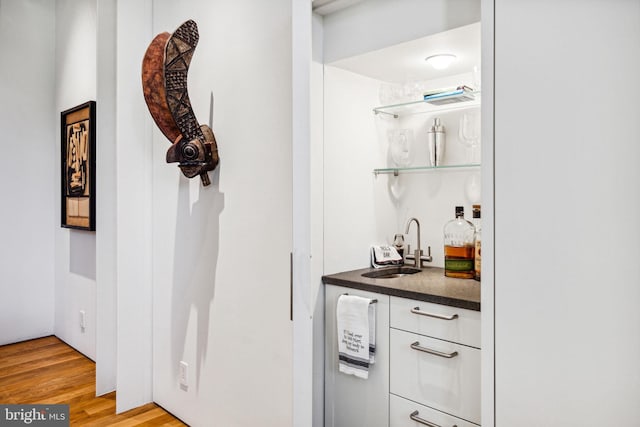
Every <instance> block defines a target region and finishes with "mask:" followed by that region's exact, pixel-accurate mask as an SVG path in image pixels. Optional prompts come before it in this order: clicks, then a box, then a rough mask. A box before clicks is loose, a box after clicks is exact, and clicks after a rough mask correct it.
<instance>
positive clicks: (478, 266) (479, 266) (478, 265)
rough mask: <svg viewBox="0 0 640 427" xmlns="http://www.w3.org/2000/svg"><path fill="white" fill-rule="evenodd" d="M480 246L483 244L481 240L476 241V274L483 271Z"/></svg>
mask: <svg viewBox="0 0 640 427" xmlns="http://www.w3.org/2000/svg"><path fill="white" fill-rule="evenodd" d="M480 246H481V243H480V241H479V240H477V241H476V251H475V257H474V258H475V262H474V264H475V265H474V269H475V270H476V272H478V273H479V272H480V270H481V269H482V258H481V256H482V255H481V250H480Z"/></svg>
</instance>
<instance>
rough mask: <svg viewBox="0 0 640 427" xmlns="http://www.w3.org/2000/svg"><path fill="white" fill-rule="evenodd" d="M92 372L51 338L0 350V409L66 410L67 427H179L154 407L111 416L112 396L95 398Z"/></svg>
mask: <svg viewBox="0 0 640 427" xmlns="http://www.w3.org/2000/svg"><path fill="white" fill-rule="evenodd" d="M95 378H96V366H95V363H94V362H92V361H91V360H90V359H87V358H86V357H85V356H83V355H82V354H81V353H79V352H77V351H76V350H74V349H73V348H71V347H69V346H68V345H67V344H65V343H64V342H62V341H60V340H59V339H58V338H56V337H54V336H51V337H45V338H39V339H36V340H31V341H25V342H21V343H17V344H11V345H5V346H0V403H3V404H12V403H20V404H23V403H41V404H57V403H66V404H69V412H70V419H71V425H72V426H109V427H112V426H119V427H127V426H142V425H144V426H184V425H186V424H184V423H182V422H181V421H180V420H178V419H177V418H175V417H174V416H172V415H171V414H169V413H168V412H167V411H165V410H164V409H162V408H161V407H159V406H158V405H156V404H154V403H149V404H147V405H144V406H141V407H139V408H136V409H132V410H131V411H127V412H124V413H122V414H119V415H116V414H115V411H116V393H115V392H113V393H109V394H107V395H104V396H100V397H96V396H95V394H96V381H95Z"/></svg>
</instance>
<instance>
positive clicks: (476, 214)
mask: <svg viewBox="0 0 640 427" xmlns="http://www.w3.org/2000/svg"><path fill="white" fill-rule="evenodd" d="M480 217H481V215H480V205H473V225H474V227H475V228H476V234H475V235H474V237H473V241H474V244H475V252H474V255H473V278H474V279H475V280H477V281H480V276H481V272H482V257H481V250H480V247H481V246H482V220H481V218H480Z"/></svg>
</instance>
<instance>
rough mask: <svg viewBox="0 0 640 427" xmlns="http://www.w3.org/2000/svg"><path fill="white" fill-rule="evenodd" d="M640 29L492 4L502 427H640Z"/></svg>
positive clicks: (571, 4) (599, 17)
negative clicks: (637, 81) (639, 82)
mask: <svg viewBox="0 0 640 427" xmlns="http://www.w3.org/2000/svg"><path fill="white" fill-rule="evenodd" d="M639 16H640V2H638V1H625V0H616V1H611V0H597V1H590V2H583V1H578V0H567V1H562V2H557V1H551V0H544V1H540V0H536V1H519V2H513V1H509V0H498V1H496V4H495V34H496V36H495V219H496V223H495V298H496V299H495V316H496V317H495V346H496V347H495V355H496V360H495V374H496V389H495V392H496V395H495V405H496V424H495V425H496V426H498V427H510V426H519V427H528V426H565V425H572V426H578V425H579V426H600V425H640V406H638V402H639V401H640V386H639V385H640V365H639V364H638V360H640V311H639V310H638V301H640V287H639V286H638V277H639V276H640V264H639V263H638V259H639V258H640V246H638V243H637V240H638V236H640V223H639V222H638V221H637V219H636V216H637V215H636V213H637V212H638V210H639V209H640V192H639V191H638V183H639V182H640V168H638V162H639V161H640V145H639V144H638V141H639V140H640V123H639V121H638V117H639V116H640V108H639V107H638V102H637V100H638V98H639V97H640V87H638V86H637V85H634V84H629V82H631V81H634V80H635V79H636V78H637V76H638V75H640V52H639V51H638V41H639V40H640V27H639V26H638V17H639ZM568 23H570V25H568ZM519 85H525V86H526V87H527V90H526V96H522V93H520V92H519V91H514V90H513V88H514V87H516V86H519ZM593 88H598V90H597V93H594V92H593V91H592V90H591V89H593Z"/></svg>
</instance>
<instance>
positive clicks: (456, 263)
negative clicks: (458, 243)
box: [444, 259, 473, 271]
mask: <svg viewBox="0 0 640 427" xmlns="http://www.w3.org/2000/svg"><path fill="white" fill-rule="evenodd" d="M444 269H445V270H448V271H473V259H445V260H444Z"/></svg>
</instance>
